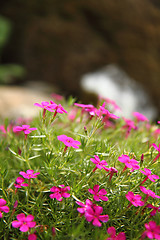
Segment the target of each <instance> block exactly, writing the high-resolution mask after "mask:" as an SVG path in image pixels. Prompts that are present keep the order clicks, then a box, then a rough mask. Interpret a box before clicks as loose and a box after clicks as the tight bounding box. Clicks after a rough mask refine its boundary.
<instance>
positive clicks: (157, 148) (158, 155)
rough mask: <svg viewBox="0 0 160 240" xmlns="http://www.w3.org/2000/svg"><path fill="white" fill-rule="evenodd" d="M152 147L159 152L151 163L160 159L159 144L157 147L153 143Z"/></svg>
mask: <svg viewBox="0 0 160 240" xmlns="http://www.w3.org/2000/svg"><path fill="white" fill-rule="evenodd" d="M152 146H153V147H154V148H155V149H156V150H157V151H158V152H159V153H158V154H157V156H156V157H155V159H153V162H156V161H157V159H158V158H159V157H160V144H159V147H158V146H157V145H156V144H155V143H153V144H152Z"/></svg>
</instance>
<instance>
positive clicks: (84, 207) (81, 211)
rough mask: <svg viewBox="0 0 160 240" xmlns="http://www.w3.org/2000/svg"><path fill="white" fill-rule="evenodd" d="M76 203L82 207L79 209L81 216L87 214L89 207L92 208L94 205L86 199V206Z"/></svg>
mask: <svg viewBox="0 0 160 240" xmlns="http://www.w3.org/2000/svg"><path fill="white" fill-rule="evenodd" d="M76 203H77V204H78V205H79V206H81V207H80V208H77V211H78V212H80V213H81V216H82V215H84V214H85V212H86V209H87V207H89V206H90V207H92V206H93V205H94V204H93V203H92V202H91V201H90V200H89V199H86V204H84V203H82V202H79V201H76Z"/></svg>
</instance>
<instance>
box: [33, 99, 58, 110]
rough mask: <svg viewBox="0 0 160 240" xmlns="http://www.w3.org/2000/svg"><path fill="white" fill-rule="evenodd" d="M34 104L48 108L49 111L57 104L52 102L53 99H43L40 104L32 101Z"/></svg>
mask: <svg viewBox="0 0 160 240" xmlns="http://www.w3.org/2000/svg"><path fill="white" fill-rule="evenodd" d="M51 104H52V105H51ZM34 106H37V107H40V108H43V109H46V110H48V111H50V112H53V111H54V109H55V107H56V106H57V104H56V103H53V101H52V102H51V103H49V102H46V101H43V102H41V104H40V103H34Z"/></svg>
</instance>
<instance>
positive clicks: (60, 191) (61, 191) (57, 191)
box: [49, 184, 70, 202]
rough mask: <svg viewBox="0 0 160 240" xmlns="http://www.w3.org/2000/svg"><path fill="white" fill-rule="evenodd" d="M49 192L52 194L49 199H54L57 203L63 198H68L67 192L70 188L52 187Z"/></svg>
mask: <svg viewBox="0 0 160 240" xmlns="http://www.w3.org/2000/svg"><path fill="white" fill-rule="evenodd" d="M50 191H51V192H53V193H52V194H50V195H49V196H50V198H56V199H57V200H58V201H60V202H61V201H62V200H63V197H64V198H69V197H70V194H69V193H68V191H70V187H69V186H67V187H65V186H64V185H63V184H62V185H59V187H55V186H53V187H52V188H51V189H50Z"/></svg>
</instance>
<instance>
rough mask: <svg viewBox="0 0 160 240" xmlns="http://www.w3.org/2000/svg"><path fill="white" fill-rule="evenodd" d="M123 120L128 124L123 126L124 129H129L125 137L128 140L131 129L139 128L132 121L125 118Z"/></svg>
mask: <svg viewBox="0 0 160 240" xmlns="http://www.w3.org/2000/svg"><path fill="white" fill-rule="evenodd" d="M123 120H124V121H125V123H126V124H125V125H123V126H122V129H127V131H126V136H125V137H126V138H127V137H128V136H129V134H130V132H131V129H134V130H136V129H137V127H136V126H135V123H134V122H133V121H132V120H130V119H126V118H124V117H123Z"/></svg>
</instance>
